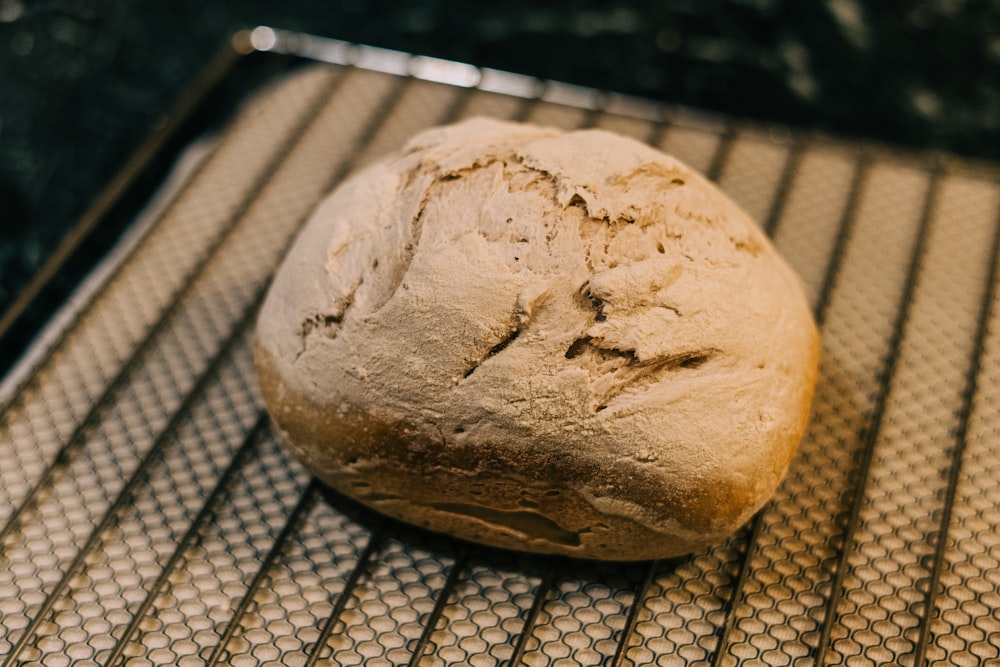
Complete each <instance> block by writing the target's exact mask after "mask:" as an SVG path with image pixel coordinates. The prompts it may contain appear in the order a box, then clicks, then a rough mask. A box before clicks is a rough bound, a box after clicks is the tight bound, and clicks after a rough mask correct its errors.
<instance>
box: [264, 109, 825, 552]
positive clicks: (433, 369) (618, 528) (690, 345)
mask: <svg viewBox="0 0 1000 667" xmlns="http://www.w3.org/2000/svg"><path fill="white" fill-rule="evenodd" d="M255 347H256V349H255V353H256V361H257V367H258V373H259V376H260V380H261V386H262V389H263V392H264V398H265V400H266V403H267V406H268V409H269V411H270V413H271V416H272V418H273V420H274V422H275V423H276V424H277V426H278V428H279V429H280V430H281V432H282V433H283V435H284V437H285V439H286V440H287V442H288V443H289V445H290V447H291V448H292V449H293V451H294V452H295V453H296V455H297V456H298V457H299V458H300V459H301V460H302V461H303V462H304V463H305V464H306V466H307V467H308V468H309V469H310V470H311V471H312V472H313V473H315V474H316V475H317V476H318V477H319V478H321V479H322V480H323V481H325V482H326V483H328V484H329V485H331V486H332V487H334V488H335V489H337V490H338V491H340V492H342V493H344V494H346V495H348V496H351V497H353V498H356V499H357V500H359V501H361V502H362V503H365V504H367V505H369V506H371V507H373V508H375V509H377V510H379V511H380V512H383V513H385V514H387V515H390V516H393V517H396V518H399V519H402V520H404V521H407V522H411V523H415V524H418V525H422V526H425V527H428V528H430V529H432V530H438V531H443V532H446V533H450V534H452V535H455V536H458V537H460V538H465V539H468V540H472V541H475V542H480V543H485V544H489V545H494V546H499V547H505V548H512V549H519V550H527V551H534V552H542V553H559V554H568V555H571V556H580V557H585V558H600V559H624V560H632V559H646V558H660V557H668V556H674V555H679V554H683V553H687V552H690V551H693V550H697V549H700V548H703V547H704V546H706V545H709V544H711V543H714V542H718V541H720V540H721V539H723V538H724V537H725V536H726V535H728V534H729V533H731V532H732V531H733V530H735V529H736V528H738V527H739V526H740V525H741V524H743V523H744V522H745V521H746V520H747V519H748V518H749V517H750V516H751V515H752V514H753V513H754V512H755V511H756V510H757V509H758V508H759V507H760V506H761V505H762V504H763V503H764V502H765V501H766V500H767V498H768V497H769V496H770V495H771V494H772V493H773V491H774V490H775V488H776V486H777V485H778V483H779V482H780V480H781V478H782V476H783V475H784V473H785V471H786V469H787V467H788V464H789V462H790V460H791V458H792V456H793V454H794V451H795V449H796V446H797V444H798V442H799V439H800V438H801V436H802V433H803V430H804V428H805V424H806V420H807V418H808V413H809V407H810V402H811V400H812V395H813V388H814V385H815V379H816V372H817V355H818V342H817V334H816V329H815V325H814V323H813V319H812V315H811V313H810V309H809V307H808V304H807V302H806V299H805V297H804V294H803V292H802V289H801V287H800V285H799V282H798V280H797V278H796V276H795V275H794V274H793V272H792V271H791V269H790V268H789V267H788V266H787V265H786V264H785V263H784V261H783V260H782V259H781V258H780V257H779V256H778V255H777V253H776V252H775V250H774V249H773V247H772V245H771V243H770V242H769V241H768V239H767V238H766V236H765V235H764V234H763V233H762V232H761V230H760V229H759V228H758V227H757V226H756V225H755V224H754V223H753V222H752V221H751V220H750V219H749V218H748V216H747V215H746V214H745V213H744V212H743V211H742V210H741V209H740V208H739V207H737V206H736V205H734V204H733V203H732V202H731V201H730V200H729V199H728V198H727V197H726V196H725V195H723V194H722V193H721V192H720V191H719V190H718V189H716V188H715V187H714V186H713V185H712V184H710V183H709V182H708V181H706V180H705V179H704V178H703V177H701V176H700V175H698V174H696V173H694V172H693V171H692V170H691V169H690V168H688V167H687V166H685V165H684V164H682V163H681V162H679V161H677V160H676V159H674V158H672V157H669V156H667V155H664V154H663V153H660V152H658V151H656V150H654V149H652V148H650V147H648V146H646V145H644V144H641V143H638V142H635V141H632V140H630V139H626V138H623V137H620V136H616V135H613V134H610V133H607V132H603V131H598V130H585V131H578V132H569V133H563V132H561V131H558V130H554V129H551V128H540V127H535V126H530V125H519V124H512V123H505V122H498V121H492V120H485V119H474V120H471V121H467V122H464V123H461V124H457V125H452V126H447V127H441V128H435V129H432V130H428V131H425V132H423V133H421V134H419V135H417V136H416V137H414V138H413V139H412V140H411V141H410V142H409V143H408V144H407V145H406V146H405V148H404V149H403V150H402V151H401V152H399V153H397V154H395V155H392V156H390V157H388V158H387V159H385V160H383V161H381V162H379V163H377V164H375V165H374V166H371V167H369V168H367V169H366V170H364V171H363V172H361V173H358V174H357V175H356V176H354V177H352V178H350V179H349V180H348V181H347V182H345V183H344V184H343V185H342V186H341V187H339V188H338V189H337V190H336V191H335V192H334V193H333V194H332V195H331V196H330V197H329V198H328V199H327V200H326V201H325V202H324V203H323V204H322V205H321V206H320V207H319V208H318V209H317V211H316V212H315V214H314V216H313V218H312V220H311V221H310V222H309V223H308V224H307V226H306V228H305V229H304V231H303V233H302V234H301V236H300V237H299V239H298V240H297V242H296V244H295V246H294V247H293V249H292V251H291V253H290V254H289V256H288V258H287V259H286V261H285V263H284V264H283V266H282V268H281V269H280V271H279V273H278V275H277V276H276V278H275V281H274V283H273V286H272V288H271V291H270V293H269V295H268V297H267V299H266V302H265V304H264V306H263V309H262V311H261V313H260V318H259V321H258V324H257V338H256V346H255Z"/></svg>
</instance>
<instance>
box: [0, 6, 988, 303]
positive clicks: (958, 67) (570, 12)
mask: <svg viewBox="0 0 1000 667" xmlns="http://www.w3.org/2000/svg"><path fill="white" fill-rule="evenodd" d="M259 24H267V25H272V26H276V27H282V28H287V29H291V30H301V31H307V32H311V33H315V34H319V35H324V36H329V37H336V38H339V39H344V40H348V41H352V42H357V43H366V44H373V45H378V46H384V47H389V48H393V49H399V50H403V51H409V52H412V53H420V54H426V55H433V56H439V57H443V58H449V59H454V60H460V61H465V62H470V63H473V64H477V65H482V66H488V67H495V68H499V69H505V70H511V71H515V72H522V73H526V74H532V75H535V76H538V77H541V78H547V79H554V80H561V81H566V82H570V83H576V84H581V85H586V86H593V87H597V88H601V89H607V90H614V91H620V92H624V93H629V94H633V95H639V96H643V97H649V98H653V99H658V100H666V101H670V102H674V103H679V104H685V105H690V106H695V107H704V108H709V109H714V110H718V111H722V112H724V113H728V114H734V115H738V116H746V117H751V118H758V119H763V120H768V121H777V122H784V123H790V124H793V125H796V126H800V127H808V128H815V129H819V130H823V131H828V132H833V133H837V134H842V135H847V136H856V137H865V138H873V139H876V140H878V141H882V142H888V143H895V144H902V145H907V146H913V147H917V148H923V149H943V150H946V151H951V152H955V153H960V154H964V155H969V156H976V157H981V158H987V159H997V158H1000V141H998V139H1000V4H998V3H996V2H989V1H985V0H981V1H972V0H968V1H964V2H963V1H961V0H891V1H890V0H825V1H824V2H808V3H807V2H795V1H794V0H740V1H737V0H732V1H730V2H723V1H721V0H680V1H677V2H671V3H650V2H641V1H639V0H625V1H622V0H620V1H618V2H615V3H607V2H599V1H597V0H591V1H589V2H569V1H563V2H558V3H547V4H546V5H545V6H541V5H540V3H535V2H527V1H523V0H519V1H508V2H503V3H499V2H494V3H489V2H486V3H482V2H480V3H473V2H469V1H466V2H459V1H457V0H436V1H431V2H416V1H400V2H388V1H386V0H375V1H370V2H365V1H364V0H336V1H331V2H315V1H308V0H283V1H282V2H279V3H275V2H273V1H267V2H265V1H263V0H243V1H236V0H233V1H230V2H204V1H198V2H196V1H195V0H175V1H174V2H171V3H135V2H128V1H127V0H0V313H2V312H3V311H4V310H5V309H6V308H7V306H8V305H9V303H10V302H11V301H12V299H13V298H14V297H15V296H16V295H17V294H18V293H19V292H20V290H21V289H22V288H23V286H24V285H25V284H26V282H27V281H28V280H29V279H30V277H31V276H32V275H33V274H34V273H35V272H36V271H37V269H38V267H39V266H40V265H41V263H42V262H44V261H45V258H46V257H47V256H48V255H49V254H50V253H51V252H52V250H53V248H55V247H56V245H57V244H58V242H59V240H60V239H61V238H62V236H63V235H64V234H65V233H66V231H67V230H68V229H69V228H70V226H71V225H72V224H73V222H74V221H75V220H76V219H77V218H78V217H79V216H80V214H81V212H82V211H83V210H84V209H85V208H86V207H87V205H88V204H89V203H90V201H91V200H92V199H93V197H94V196H95V194H96V193H97V192H98V191H99V189H100V188H101V187H102V186H103V185H104V184H106V183H107V182H108V180H109V179H110V178H111V177H112V176H113V175H114V174H115V172H116V170H117V169H118V168H119V167H120V166H121V165H122V164H123V162H124V161H125V160H126V159H127V157H128V156H129V155H130V154H131V153H132V152H133V151H134V150H135V149H136V147H137V146H138V145H139V144H140V143H141V142H142V140H143V139H144V138H145V137H147V136H148V135H149V134H150V132H151V131H152V129H153V128H154V127H156V126H157V124H158V123H159V122H161V121H162V118H163V114H164V112H165V111H166V110H168V109H169V108H170V107H171V105H172V103H173V102H175V101H176V100H177V99H178V97H179V96H180V95H181V93H182V92H183V91H184V90H185V89H186V87H187V86H189V85H190V84H191V82H192V81H193V80H194V79H195V77H196V76H197V75H198V73H199V72H200V71H201V70H202V68H203V67H204V66H205V63H206V62H207V61H208V60H209V59H210V57H211V56H212V54H213V53H214V52H216V51H217V49H218V48H219V46H220V45H221V44H222V42H223V41H224V40H225V39H226V38H227V37H228V36H229V35H231V34H232V33H233V32H235V31H236V30H237V29H239V28H243V27H249V26H254V25H259Z"/></svg>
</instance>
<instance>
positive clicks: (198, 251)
mask: <svg viewBox="0 0 1000 667" xmlns="http://www.w3.org/2000/svg"><path fill="white" fill-rule="evenodd" d="M234 45H235V46H234V47H232V48H234V49H236V52H237V53H239V54H247V53H249V52H251V51H256V52H257V53H258V54H259V53H261V52H266V53H268V54H273V55H274V56H275V57H279V54H280V57H282V58H286V59H287V61H288V63H290V65H289V69H288V71H287V72H286V73H285V74H284V75H283V76H282V77H280V78H279V79H276V80H275V79H268V80H261V81H260V82H259V86H258V87H257V88H258V89H257V90H256V91H255V93H254V94H253V95H252V96H251V97H250V98H249V99H247V100H246V101H245V103H244V104H243V105H242V107H241V108H240V110H239V112H238V113H236V114H234V116H233V118H232V119H231V120H230V121H229V122H228V124H227V125H226V127H225V129H224V130H223V131H222V132H221V133H220V134H219V136H218V137H217V139H216V141H215V142H214V144H213V147H212V149H211V150H210V151H209V153H208V155H207V156H206V157H205V159H204V160H202V161H201V162H200V164H199V165H198V166H197V167H196V168H194V169H192V170H189V172H188V173H187V176H186V178H185V179H184V180H183V183H182V185H181V186H180V187H179V188H177V189H176V190H175V191H174V192H173V194H172V196H171V197H170V199H169V202H168V203H167V204H166V205H165V206H163V207H161V208H160V209H159V210H158V211H157V212H156V213H155V214H154V215H153V216H152V219H151V220H149V221H148V222H146V223H144V224H143V226H142V227H141V233H140V232H137V233H135V234H133V235H132V236H131V237H130V240H129V241H128V242H127V243H123V245H122V246H120V247H119V248H118V249H117V250H116V251H115V252H113V253H111V254H110V255H109V257H108V258H107V259H106V260H105V261H104V263H103V264H102V266H101V267H100V268H99V270H97V271H96V272H95V273H94V274H93V276H92V277H91V278H90V279H89V280H88V281H87V282H86V283H85V284H83V285H81V288H80V290H79V296H78V298H77V299H75V300H74V301H72V302H71V303H70V304H69V305H67V306H65V307H64V311H65V312H63V313H61V316H60V317H58V318H56V323H55V324H54V325H52V326H51V327H50V329H49V330H48V331H46V332H45V333H44V334H43V335H42V336H40V337H39V339H38V341H37V342H36V344H35V346H34V348H33V349H32V350H31V352H30V353H29V354H28V355H26V356H25V358H24V361H23V362H22V363H21V364H20V366H18V367H17V368H15V370H14V371H13V372H12V373H11V375H10V376H9V377H8V378H7V380H6V382H5V383H4V385H3V387H4V390H3V393H2V394H0V409H2V413H0V461H3V462H4V463H3V465H2V467H0V525H2V527H0V554H2V561H0V664H2V665H5V666H6V665H14V664H40V665H46V666H48V667H57V666H59V665H69V664H74V665H76V664H81V665H90V664H94V665H129V666H132V665H156V664H171V665H173V664H178V665H196V664H197V665H205V664H208V665H215V664H220V663H225V664H233V665H247V666H250V665H289V666H291V665H314V664H338V665H351V664H362V663H363V664H369V665H407V664H409V665H446V664H471V665H521V664H523V665H581V664H583V665H596V664H603V665H615V666H617V665H647V664H656V665H670V666H673V665H720V666H721V665H727V666H728V665H735V664H746V665H791V664H795V665H805V664H808V665H814V664H815V665H839V664H847V665H867V664H881V663H893V664H904V665H917V666H923V665H980V664H1000V435H998V429H1000V395H998V394H997V392H998V391H1000V390H998V389H997V387H998V386H1000V382H998V381H997V380H998V379H1000V324H998V321H997V318H998V317H1000V310H998V308H997V305H996V301H997V300H998V299H1000V295H998V294H997V292H996V290H995V284H996V282H997V275H996V270H997V269H996V265H997V261H998V250H997V249H998V239H1000V234H998V223H1000V181H998V178H997V173H998V172H997V170H996V168H995V166H993V165H989V164H976V163H971V162H966V161H962V160H958V159H954V158H950V157H948V156H940V155H928V154H918V153H907V152H903V151H896V150H893V149H890V148H886V147H880V146H873V145H870V144H862V143H858V142H853V141H847V140H838V139H834V138H830V137H825V136H819V135H814V134H809V133H803V132H798V131H792V130H789V129H787V128H782V127H769V126H761V125H755V124H752V123H749V122H741V121H739V120H736V119H731V118H720V117H716V116H711V115H709V114H705V113H702V112H697V111H692V110H689V109H678V108H674V107H670V106H666V105H658V104H653V103H650V102H647V101H643V100H635V99H630V98H624V97H620V96H615V95H610V94H606V93H603V92H600V91H592V90H588V89H580V88H574V87H570V86H566V85H562V84H556V83H546V82H540V81H536V80H533V79H529V78H526V77H519V76H515V75H512V74H506V73H502V72H495V71H491V70H481V69H477V68H474V67H471V66H469V65H464V64H460V63H449V62H444V61H437V60H434V59H430V58H421V57H415V56H410V55H408V54H401V53H396V52H391V51H385V50H381V49H374V48H371V47H361V46H355V45H349V44H345V43H342V42H336V41H332V40H324V39H319V38H316V37H311V36H307V35H301V34H292V33H284V32H281V31H276V30H272V29H270V28H258V29H257V30H254V31H252V32H250V33H242V34H241V35H239V36H238V37H237V39H235V40H234ZM472 115H490V116H496V117H500V118H513V119H523V120H529V121H532V122H537V123H543V124H550V125H556V126H559V127H565V128H571V127H581V126H596V127H604V128H608V129H612V130H614V131H617V132H620V133H623V134H627V135H631V136H634V137H637V138H639V139H642V140H644V141H648V142H650V143H652V144H654V145H657V146H660V147H662V148H664V149H665V150H667V151H668V152H671V153H673V154H675V155H677V156H678V157H679V158H681V159H682V160H684V161H686V162H687V163H689V164H691V165H692V166H693V167H695V168H697V169H700V170H703V171H705V172H706V173H707V174H708V175H709V176H710V177H711V178H713V179H714V180H716V181H718V182H719V184H720V185H721V187H722V188H723V189H724V190H726V191H727V192H728V193H730V195H731V196H733V197H734V198H735V199H736V200H737V201H738V202H739V203H740V204H742V205H743V206H744V207H745V208H746V209H747V210H748V211H749V212H750V213H751V215H753V216H754V217H755V218H756V219H757V220H759V221H761V224H762V225H763V226H764V228H765V229H766V230H767V231H768V233H769V234H771V236H772V238H773V240H774V242H775V244H776V245H777V247H778V248H779V250H780V251H781V252H782V253H783V254H784V255H785V256H786V257H787V258H788V260H789V261H790V262H791V264H792V265H793V266H794V267H795V269H796V270H797V271H798V272H799V274H800V275H801V277H802V280H803V283H804V285H805V287H806V291H807V293H808V295H809V298H810V299H811V300H812V303H813V305H814V308H815V312H816V317H817V320H818V321H819V322H820V324H821V328H822V345H823V350H822V361H821V377H820V382H819V386H818V393H817V398H816V402H815V407H814V414H813V417H812V421H811V423H810V426H809V430H808V432H807V434H806V437H805V439H804V441H803V442H802V445H801V447H800V451H799V454H798V456H797V457H796V459H795V460H794V462H793V464H792V467H791V470H790V472H789V474H788V477H787V479H786V480H785V482H784V483H783V484H782V486H781V487H780V489H779V490H778V492H777V493H776V495H775V496H774V498H773V499H772V500H771V502H770V503H769V504H768V505H767V506H766V507H765V508H764V509H762V510H761V511H760V512H759V513H758V514H757V515H756V516H755V517H754V519H753V520H752V521H751V522H750V523H749V524H748V525H747V526H745V527H744V528H743V529H741V530H740V531H739V532H737V533H736V534H735V535H733V536H732V537H731V538H730V539H729V540H727V541H726V542H724V543H723V544H720V545H718V546H717V547H714V548H711V549H708V550H705V551H703V552H700V553H696V554H692V555H690V556H688V557H684V558H679V559H673V560H667V561H655V562H640V563H627V564H621V563H596V562H586V561H575V560H568V559H564V558H557V557H533V556H528V555H523V554H516V553H509V552H503V551H496V550H491V549H487V548H485V547H479V546H474V545H468V544H464V543H459V542H455V541H452V540H450V539H448V538H446V537H443V536H440V535H434V534H429V533H425V532H422V531H420V530H417V529H415V528H411V527H408V526H404V525H401V524H399V523H396V522H394V521H391V520H388V519H384V518H381V517H379V516H377V515H374V514H372V513H370V512H368V511H367V510H365V509H364V508H361V507H358V506H356V505H354V504H353V503H351V502H350V501H348V500H345V499H344V498H341V497H338V496H336V495H335V494H333V493H332V492H330V491H328V490H327V489H325V488H323V487H322V486H321V485H319V484H318V483H317V482H315V481H313V480H311V479H310V477H309V475H308V474H307V472H306V471H305V470H304V469H303V468H302V467H301V466H300V465H299V464H298V463H297V462H296V461H295V460H293V459H292V458H291V457H290V456H289V455H288V453H287V452H286V451H285V449H284V448H283V447H282V445H281V443H280V442H279V441H278V440H277V438H276V435H275V433H274V431H273V430H272V428H271V426H270V424H269V422H268V420H267V417H266V414H265V413H264V412H263V409H262V403H261V400H260V397H259V394H258V389H257V387H256V384H255V382H256V380H255V376H254V370H253V363H252V359H251V355H250V348H249V341H250V336H251V330H252V323H253V317H254V314H255V312H256V307H257V305H258V304H259V302H260V300H261V298H262V296H263V294H264V292H265V290H266V287H267V284H268V281H269V279H270V276H271V274H272V273H273V271H274V269H275V268H276V267H277V265H278V264H279V262H280V260H281V258H282V256H283V254H284V250H285V249H286V248H287V246H288V244H289V243H290V241H291V239H292V238H294V235H295V232H296V230H297V229H298V228H299V226H300V225H301V224H302V222H303V220H305V219H306V217H307V216H308V214H309V212H310V210H311V209H312V208H313V207H314V206H315V204H316V203H317V202H318V201H319V199H320V198H321V197H322V196H323V194H324V193H325V192H327V191H328V190H329V189H330V188H331V187H333V186H334V185H335V184H336V183H337V182H339V181H340V180H341V179H343V178H344V177H345V176H346V175H348V174H349V173H351V172H352V171H354V170H356V169H359V168H361V167H363V166H364V165H366V164H368V163H369V162H371V161H372V160H374V159H376V158H377V157H378V156H380V155H383V154H384V153H386V152H388V151H390V150H392V149H394V148H397V147H399V146H400V145H401V144H402V143H403V142H404V141H405V139H406V138H407V137H409V136H411V135H412V134H413V133H415V132H417V131H419V130H421V129H423V128H425V127H428V126H431V125H435V124H439V123H444V122H448V121H453V120H457V119H459V118H463V117H468V116H472ZM164 178H166V175H164Z"/></svg>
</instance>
